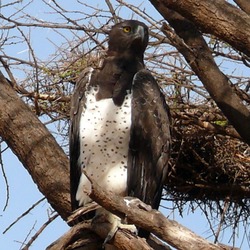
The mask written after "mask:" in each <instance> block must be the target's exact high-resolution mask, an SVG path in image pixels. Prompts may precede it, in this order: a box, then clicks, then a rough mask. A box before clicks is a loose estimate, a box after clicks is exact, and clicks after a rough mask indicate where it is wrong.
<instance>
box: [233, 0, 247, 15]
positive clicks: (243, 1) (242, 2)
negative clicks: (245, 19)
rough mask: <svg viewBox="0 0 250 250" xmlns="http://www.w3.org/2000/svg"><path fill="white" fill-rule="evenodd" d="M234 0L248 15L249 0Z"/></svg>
mask: <svg viewBox="0 0 250 250" xmlns="http://www.w3.org/2000/svg"><path fill="white" fill-rule="evenodd" d="M234 2H235V3H236V4H237V5H238V6H239V7H240V8H241V9H242V10H243V11H245V12H246V13H247V14H248V15H250V4H249V0H234Z"/></svg>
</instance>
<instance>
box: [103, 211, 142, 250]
mask: <svg viewBox="0 0 250 250" xmlns="http://www.w3.org/2000/svg"><path fill="white" fill-rule="evenodd" d="M107 219H108V221H109V222H110V223H111V225H112V226H111V229H110V231H109V233H108V235H107V237H106V238H105V240H104V242H103V245H102V246H103V247H105V245H106V244H107V243H108V242H109V241H110V240H112V239H113V237H114V235H115V233H116V232H117V230H118V229H119V228H120V229H125V230H128V231H130V232H131V233H133V234H136V235H137V233H138V230H137V228H136V226H135V225H132V224H123V223H122V222H121V219H120V218H119V217H117V216H116V215H114V214H111V213H108V216H107Z"/></svg>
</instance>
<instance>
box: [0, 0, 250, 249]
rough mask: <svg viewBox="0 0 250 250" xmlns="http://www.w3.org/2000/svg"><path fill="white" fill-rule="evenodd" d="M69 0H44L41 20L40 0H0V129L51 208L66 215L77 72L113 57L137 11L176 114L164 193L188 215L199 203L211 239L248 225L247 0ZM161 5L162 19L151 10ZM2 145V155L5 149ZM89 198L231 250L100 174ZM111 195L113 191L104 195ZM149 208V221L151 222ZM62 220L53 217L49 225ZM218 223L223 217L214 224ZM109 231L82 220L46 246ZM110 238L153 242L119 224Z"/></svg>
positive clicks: (196, 241)
mask: <svg viewBox="0 0 250 250" xmlns="http://www.w3.org/2000/svg"><path fill="white" fill-rule="evenodd" d="M73 2H74V4H73V3H72V7H71V6H70V7H69V6H68V5H67V4H65V5H64V4H62V3H58V2H57V1H45V0H43V1H41V3H40V5H41V6H40V7H41V8H43V9H44V12H43V13H42V14H41V13H40V15H41V16H42V18H40V17H37V16H35V15H34V14H33V13H34V12H32V10H33V9H34V8H37V3H36V2H35V1H33V0H31V1H12V2H10V3H7V4H4V3H1V4H2V6H1V14H0V20H1V47H0V50H1V52H0V62H1V64H2V73H3V74H1V75H0V136H1V138H2V143H7V145H8V147H9V148H10V149H11V150H12V151H13V153H14V154H15V155H16V156H17V157H18V159H19V160H20V162H21V163H22V164H23V166H24V167H25V168H26V169H27V170H28V172H29V174H30V175H31V177H32V179H33V180H34V182H35V183H36V184H37V186H38V188H39V190H40V191H41V192H42V193H43V194H44V196H45V197H46V199H47V200H48V202H49V203H50V205H51V207H52V208H53V209H54V210H55V211H56V212H57V213H58V214H59V215H60V216H61V217H62V218H63V219H64V220H65V221H67V220H68V217H69V215H70V214H71V211H70V200H69V171H68V169H69V168H68V157H67V152H68V143H67V141H68V125H69V121H68V120H69V103H70V95H71V94H72V91H73V88H74V83H75V80H76V78H77V76H78V75H79V73H80V72H81V71H82V70H83V69H84V68H85V67H87V66H97V65H98V62H99V60H100V59H101V58H102V57H103V55H104V54H105V49H106V46H107V43H106V34H107V33H108V30H109V28H110V26H111V25H113V23H116V22H118V21H119V20H121V18H126V19H128V18H135V19H140V20H142V21H144V22H145V23H146V24H147V25H148V26H149V29H150V37H151V38H150V44H149V47H148V49H147V52H146V58H145V61H146V66H147V67H148V68H149V69H150V70H151V71H152V73H153V74H154V76H155V78H156V79H157V80H158V82H159V84H160V85H161V86H162V88H163V90H164V92H165V94H166V100H167V102H168V104H169V106H170V108H171V115H172V117H173V125H172V130H173V150H172V158H171V161H170V163H169V165H170V166H169V174H168V178H167V180H166V186H165V190H164V193H163V199H165V200H168V201H173V204H174V205H173V207H172V208H171V209H173V210H174V209H178V211H179V212H180V213H182V211H183V207H184V206H186V205H188V206H189V207H190V208H191V209H192V210H195V208H197V207H199V208H200V209H202V211H204V216H205V217H206V218H207V220H208V221H209V223H210V225H211V226H210V230H211V232H212V234H213V235H214V239H215V240H214V241H215V243H218V239H219V234H220V233H221V232H222V231H223V227H228V226H231V227H232V228H233V230H234V232H236V230H237V228H238V226H239V222H240V221H244V226H245V227H246V228H247V226H248V225H249V221H248V220H249V219H248V218H249V194H250V191H249V176H250V168H249V166H250V149H249V144H250V129H249V124H250V112H249V104H250V98H249V86H250V79H249V75H247V73H245V72H249V66H250V61H249V57H250V42H249V37H250V17H249V14H250V10H249V4H248V1H247V0H241V1H240V0H237V1H236V0H235V1H234V3H233V2H232V1H224V0H199V1H198V0H179V1H170V0H168V1H163V0H156V1H154V0H151V1H150V2H151V4H152V5H150V4H149V3H146V9H144V5H143V4H137V3H134V2H133V4H130V3H129V1H120V0H116V1H108V0H106V1H105V3H104V2H101V3H92V4H89V2H88V1H73ZM65 6H66V7H65ZM153 6H154V7H155V9H156V10H157V11H158V12H159V13H160V14H161V15H162V17H163V19H161V17H160V16H159V15H158V16H157V15H156V14H154V15H152V14H151V13H152V11H153ZM155 13H157V12H155ZM44 31H46V32H47V35H45V36H46V38H47V42H46V43H45V45H48V44H50V47H48V49H50V50H51V54H50V56H49V57H46V58H44V55H43V53H44V50H46V49H47V48H46V47H44V44H43V43H44V41H45V40H43V42H42V43H40V44H39V47H37V43H36V41H39V36H40V33H42V32H44ZM42 34H44V33H42ZM43 39H44V38H43ZM21 49H23V50H24V52H25V50H26V53H18V54H17V53H15V55H16V54H17V55H18V57H17V56H14V53H13V51H16V52H21V51H20V50H21ZM18 50H19V51H18ZM48 124H55V125H56V128H57V131H56V133H58V135H59V137H58V138H57V141H56V140H55V138H54V137H53V135H52V134H51V133H50V132H49V131H48V129H47V128H46V126H45V125H48ZM3 145H5V144H3ZM1 152H2V154H4V152H5V148H4V149H3V150H2V151H1ZM0 159H1V158H0ZM0 163H1V161H0ZM4 167H6V166H3V165H2V169H4ZM7 167H8V166H7ZM6 182H7V183H8V179H6ZM7 187H8V185H7ZM55 190H56V192H55ZM103 192H104V193H103ZM91 196H92V197H93V199H94V200H96V201H97V202H98V203H99V204H101V205H102V206H104V207H105V208H107V209H109V210H111V211H112V212H114V213H118V214H124V213H125V214H126V215H127V217H128V219H129V220H131V222H133V223H135V224H136V225H139V226H141V227H144V228H146V229H148V230H150V231H151V232H152V233H153V234H155V235H156V236H158V237H159V238H160V239H162V240H163V241H164V242H165V243H167V244H169V245H171V246H174V247H176V248H177V249H190V248H191V249H227V246H221V245H219V244H212V243H209V242H208V241H206V240H205V239H202V238H201V237H199V236H197V235H195V234H193V233H192V232H190V231H189V230H188V229H186V228H184V227H183V226H181V225H179V224H177V223H176V222H174V221H171V220H168V219H166V218H164V216H162V215H161V214H158V213H155V212H154V211H151V210H150V209H146V210H144V209H140V208H138V207H137V206H136V205H135V206H134V207H133V208H132V209H130V210H128V209H127V207H126V206H124V204H123V203H122V200H121V199H119V197H115V196H114V195H113V194H109V195H108V196H107V194H106V193H105V191H103V190H99V188H98V186H96V184H95V183H93V192H92V194H91ZM110 196H111V197H112V199H107V197H110ZM7 198H8V195H7ZM7 201H8V199H7V200H6V202H7ZM7 205H8V204H7V203H6V206H7ZM113 207H115V208H116V209H115V211H114V210H113ZM149 214H150V217H149ZM145 217H147V218H152V220H150V219H148V220H146V221H145ZM54 218H55V216H51V218H50V219H49V222H50V221H52V220H53V219H54ZM214 220H218V221H219V225H218V226H217V227H215V226H213V221H214ZM105 230H106V227H103V228H101V229H100V227H98V226H96V225H95V224H91V223H90V222H89V221H86V222H80V223H78V224H76V225H74V226H72V228H71V229H70V231H69V232H68V233H67V234H66V235H64V236H63V237H62V238H60V239H59V240H58V241H57V242H55V243H54V244H53V245H50V246H49V247H48V249H77V246H79V245H84V246H85V247H82V248H81V249H97V248H98V247H100V245H101V244H102V240H101V238H102V237H104V235H105V233H106V231H105ZM172 232H173V233H172ZM180 234H181V240H180V238H179V237H180ZM38 235H39V234H37V235H36V237H37V236H38ZM36 237H34V238H32V239H31V240H30V241H29V242H28V244H27V245H26V247H24V249H28V247H29V246H30V244H32V242H33V240H34V239H35V238H36ZM113 244H114V245H115V246H117V247H118V248H121V249H150V247H149V245H148V244H147V243H146V242H145V241H143V240H141V239H139V238H136V237H135V236H131V235H130V236H128V235H127V234H125V233H124V232H120V231H118V233H117V234H116V236H115V238H114V242H113ZM149 244H151V245H152V244H154V245H153V249H169V247H168V246H166V245H163V244H162V243H161V242H159V241H158V240H157V239H156V238H151V240H150V241H149ZM91 247H92V248H91Z"/></svg>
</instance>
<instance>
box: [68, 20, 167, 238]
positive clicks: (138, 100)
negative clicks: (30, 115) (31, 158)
mask: <svg viewBox="0 0 250 250" xmlns="http://www.w3.org/2000/svg"><path fill="white" fill-rule="evenodd" d="M148 40H149V31H148V27H147V26H146V25H145V24H144V23H142V22H140V21H137V20H125V21H123V22H120V23H118V24H115V25H114V26H113V27H112V28H111V30H110V32H109V39H108V50H107V52H106V56H105V58H104V61H103V64H102V66H101V67H99V68H95V69H94V68H86V69H85V70H84V71H83V72H82V73H81V75H80V76H79V79H78V81H77V83H76V87H75V90H74V93H73V96H72V100H71V126H70V183H71V187H70V189H71V204H72V210H73V211H74V210H75V209H77V208H79V207H80V206H86V205H87V204H89V203H91V202H92V200H91V199H90V197H89V196H88V193H89V192H90V190H91V184H90V181H89V179H88V178H87V177H86V175H85V173H86V174H87V175H88V177H90V178H92V179H93V180H95V181H96V182H97V183H98V184H99V185H100V186H101V187H102V188H103V189H105V190H110V191H112V192H114V193H115V194H117V195H120V196H122V197H127V196H132V197H136V198H139V199H140V200H141V201H143V202H144V203H146V204H148V205H150V206H151V207H152V208H154V209H158V207H159V204H160V200H161V195H162V189H163V185H164V182H165V180H166V176H167V172H168V160H169V157H170V147H171V135H170V114H169V108H168V106H167V104H166V101H165V98H164V95H163V93H162V92H161V89H160V87H159V86H158V84H157V82H156V80H155V79H154V77H153V76H152V74H151V73H150V72H149V71H148V70H147V69H146V68H145V65H144V61H143V60H144V52H145V50H146V47H147V45H148ZM103 210H104V209H103ZM114 217H115V216H114ZM117 220H119V218H118V217H117ZM118 224H119V223H118ZM118 224H117V225H118ZM115 230H116V229H115ZM115 230H114V232H115ZM114 232H113V234H114ZM139 233H140V231H139ZM142 235H143V234H142Z"/></svg>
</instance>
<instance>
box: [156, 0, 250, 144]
mask: <svg viewBox="0 0 250 250" xmlns="http://www.w3.org/2000/svg"><path fill="white" fill-rule="evenodd" d="M151 2H153V3H154V4H155V1H151ZM156 8H157V9H158V11H159V12H160V13H161V14H162V15H163V17H164V18H165V19H166V20H167V21H168V22H169V23H170V25H171V26H172V27H173V28H174V29H175V32H176V34H177V35H178V36H176V35H175V34H174V33H172V32H171V30H169V29H168V27H167V26H164V29H163V31H164V33H165V34H166V35H167V36H168V38H169V39H170V40H171V41H172V43H173V44H174V46H175V47H176V48H177V49H178V50H179V51H180V52H181V53H182V54H183V56H184V57H185V59H186V60H187V62H188V63H189V64H190V66H191V68H192V69H193V71H194V72H195V73H196V75H197V76H198V77H199V79H200V80H201V81H202V83H203V84H204V86H205V88H206V89H207V91H208V92H209V94H210V95H211V97H212V98H213V100H214V101H215V102H216V104H217V105H218V107H219V108H220V109H221V110H222V112H223V113H224V115H225V116H226V117H227V118H228V120H229V121H230V122H231V123H232V124H233V126H234V127H235V129H236V130H237V132H238V133H239V134H240V135H241V137H242V138H243V140H245V141H246V142H247V143H248V144H249V145H250V130H249V124H250V112H249V110H248V109H247V108H246V107H245V106H244V104H243V103H242V101H241V99H240V98H239V97H238V95H237V94H236V93H235V92H234V90H233V89H232V87H231V86H230V84H229V79H228V78H227V77H226V76H225V75H224V74H223V73H222V72H221V71H220V70H219V68H218V66H217V65H216V63H215V61H214V59H213V57H212V54H211V51H210V49H209V47H208V46H207V44H206V42H205V40H204V39H203V37H202V34H201V33H200V32H199V31H198V30H197V28H196V27H195V26H194V25H193V24H192V23H191V22H189V21H188V20H187V19H185V18H184V17H182V16H181V15H179V14H178V13H177V12H175V11H172V10H170V9H168V8H166V7H165V6H163V5H159V6H157V5H156ZM181 38H182V39H183V40H182V39H181ZM183 41H184V42H183Z"/></svg>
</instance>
